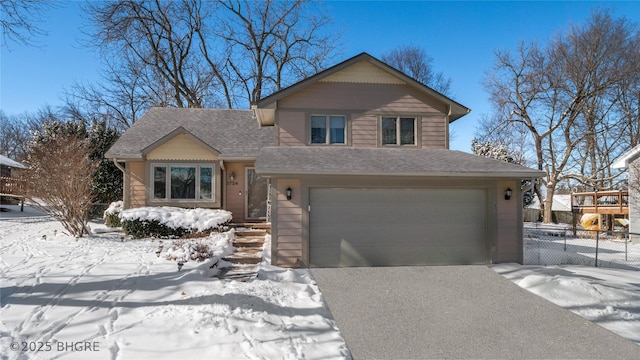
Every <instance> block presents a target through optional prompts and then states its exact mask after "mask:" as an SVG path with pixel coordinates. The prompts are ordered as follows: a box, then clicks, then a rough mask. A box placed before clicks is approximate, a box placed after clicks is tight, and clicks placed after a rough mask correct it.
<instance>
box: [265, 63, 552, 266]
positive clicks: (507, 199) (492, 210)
mask: <svg viewBox="0 0 640 360" xmlns="http://www.w3.org/2000/svg"><path fill="white" fill-rule="evenodd" d="M254 111H255V113H256V116H257V119H258V122H259V124H260V125H261V126H262V127H273V128H274V134H275V146H270V147H265V148H263V149H262V150H261V151H260V153H259V155H258V158H257V161H256V172H257V173H258V175H260V176H262V177H268V178H270V179H271V181H272V184H273V186H274V188H275V191H276V194H275V196H274V202H273V212H272V216H273V219H272V223H273V237H272V259H273V261H274V262H275V263H277V264H280V265H290V266H294V265H303V266H319V267H335V266H390V265H424V264H438V265H441V264H486V263H492V262H511V261H513V262H521V261H522V210H521V209H522V201H521V193H520V180H521V179H522V178H532V177H538V176H540V175H541V174H540V172H538V171H536V170H531V169H528V168H524V167H521V166H516V165H512V164H507V163H504V162H500V161H496V160H492V159H487V158H482V157H478V156H475V155H471V154H467V153H463V152H459V151H451V150H448V148H449V124H450V123H451V122H453V121H455V120H457V119H459V118H461V117H462V116H464V115H466V114H468V113H469V111H470V110H469V109H468V108H467V107H465V106H463V105H461V104H460V103H458V102H456V101H454V100H452V99H449V98H448V97H446V96H444V95H442V94H440V93H438V92H436V91H434V90H433V89H431V88H429V87H427V86H425V85H423V84H421V83H419V82H417V81H416V80H414V79H412V78H410V77H409V76H407V75H405V74H403V73H401V72H399V71H397V70H396V69H394V68H392V67H390V66H389V65H387V64H385V63H383V62H381V61H379V60H377V59H375V58H373V57H372V56H370V55H368V54H366V53H363V54H360V55H358V56H355V57H353V58H351V59H349V60H346V61H344V62H342V63H340V64H338V65H336V66H334V67H332V68H329V69H327V70H325V71H323V72H321V73H318V74H317V75H315V76H312V77H310V78H307V79H305V80H303V81H301V82H299V83H297V84H294V85H293V86H290V87H288V88H286V89H283V90H281V91H279V92H277V93H275V94H272V95H270V96H268V97H266V98H264V99H261V100H260V101H259V102H258V103H257V104H256V105H255V106H254ZM506 192H508V193H509V194H510V196H505V193H506Z"/></svg>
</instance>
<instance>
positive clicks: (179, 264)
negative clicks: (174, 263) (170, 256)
mask: <svg viewBox="0 0 640 360" xmlns="http://www.w3.org/2000/svg"><path fill="white" fill-rule="evenodd" d="M183 266H184V263H183V262H182V261H178V271H180V270H182V267H183Z"/></svg>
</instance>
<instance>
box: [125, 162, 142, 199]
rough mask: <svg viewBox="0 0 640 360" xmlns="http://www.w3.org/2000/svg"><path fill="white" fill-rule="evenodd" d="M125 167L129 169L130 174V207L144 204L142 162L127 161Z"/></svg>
mask: <svg viewBox="0 0 640 360" xmlns="http://www.w3.org/2000/svg"><path fill="white" fill-rule="evenodd" d="M127 168H128V170H129V173H130V174H131V178H130V181H129V186H130V195H131V207H132V208H135V207H143V206H146V196H145V195H146V190H145V181H144V179H145V176H144V168H145V166H144V162H142V161H137V162H128V163H127Z"/></svg>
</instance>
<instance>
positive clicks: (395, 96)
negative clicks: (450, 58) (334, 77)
mask: <svg viewBox="0 0 640 360" xmlns="http://www.w3.org/2000/svg"><path fill="white" fill-rule="evenodd" d="M278 108H279V109H280V111H281V110H282V109H287V108H288V109H315V110H320V109H331V110H336V109H353V110H358V109H359V110H366V111H369V112H370V113H375V112H388V113H398V112H402V113H406V114H410V113H416V114H420V113H434V112H439V113H442V114H445V112H446V106H445V104H444V103H442V102H439V101H437V100H435V99H434V98H430V97H429V96H428V95H426V94H424V93H422V92H419V91H418V90H416V89H414V88H412V87H410V86H408V85H391V84H357V83H326V82H318V83H315V84H312V85H310V86H308V87H306V88H304V89H302V90H300V91H298V92H296V93H294V94H292V95H290V96H288V97H285V98H283V99H281V100H279V101H278ZM279 121H280V119H279ZM281 125H282V124H281Z"/></svg>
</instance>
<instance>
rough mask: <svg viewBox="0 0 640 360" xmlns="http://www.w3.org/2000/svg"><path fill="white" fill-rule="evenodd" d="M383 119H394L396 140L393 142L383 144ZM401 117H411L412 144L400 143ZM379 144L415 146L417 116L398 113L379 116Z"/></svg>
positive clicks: (416, 140)
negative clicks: (396, 114)
mask: <svg viewBox="0 0 640 360" xmlns="http://www.w3.org/2000/svg"><path fill="white" fill-rule="evenodd" d="M384 119H394V120H395V121H396V142H395V143H394V144H385V143H384V127H383V124H382V123H383V121H384ZM401 119H413V144H402V133H401V128H402V125H401V123H402V121H401ZM380 144H381V145H382V146H411V147H415V146H418V117H417V116H410V115H409V116H403V115H398V116H390V115H383V116H381V117H380Z"/></svg>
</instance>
